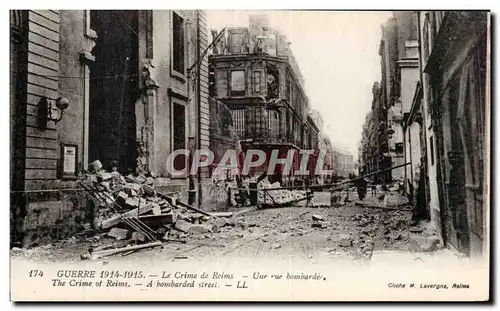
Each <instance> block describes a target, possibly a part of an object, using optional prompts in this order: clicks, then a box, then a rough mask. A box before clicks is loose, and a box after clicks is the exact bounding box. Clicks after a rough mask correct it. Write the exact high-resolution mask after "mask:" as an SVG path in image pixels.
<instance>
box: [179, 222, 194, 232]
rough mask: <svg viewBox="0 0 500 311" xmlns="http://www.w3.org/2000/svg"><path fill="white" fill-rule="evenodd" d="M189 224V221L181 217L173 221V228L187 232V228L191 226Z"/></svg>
mask: <svg viewBox="0 0 500 311" xmlns="http://www.w3.org/2000/svg"><path fill="white" fill-rule="evenodd" d="M191 226H192V225H191V224H190V223H189V222H187V221H185V220H182V219H177V221H176V222H175V229H177V230H179V231H182V232H185V233H188V232H189V229H190V228H191Z"/></svg>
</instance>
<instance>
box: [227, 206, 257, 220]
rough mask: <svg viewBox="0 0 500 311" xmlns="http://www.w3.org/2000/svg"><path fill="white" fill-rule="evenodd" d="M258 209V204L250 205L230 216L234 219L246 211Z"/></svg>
mask: <svg viewBox="0 0 500 311" xmlns="http://www.w3.org/2000/svg"><path fill="white" fill-rule="evenodd" d="M258 209H260V206H252V207H249V208H246V209H244V210H241V211H238V212H235V213H233V217H232V218H233V219H235V218H237V217H240V216H243V215H244V214H246V213H250V212H253V211H256V210H258Z"/></svg>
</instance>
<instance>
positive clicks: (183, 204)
mask: <svg viewBox="0 0 500 311" xmlns="http://www.w3.org/2000/svg"><path fill="white" fill-rule="evenodd" d="M157 194H158V196H160V197H162V198H164V199H167V200H169V201H170V202H171V203H173V202H174V201H175V203H176V204H177V205H179V206H182V207H185V208H187V209H190V210H192V211H195V212H198V213H200V214H203V215H205V216H210V217H213V218H218V217H217V216H215V215H214V214H212V213H209V212H206V211H204V210H201V209H199V208H196V207H194V206H191V205H189V204H186V203H184V202H181V201H179V200H175V199H174V198H172V197H171V196H168V195H166V194H163V193H161V192H157ZM172 205H173V204H172Z"/></svg>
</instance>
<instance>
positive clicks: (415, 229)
mask: <svg viewBox="0 0 500 311" xmlns="http://www.w3.org/2000/svg"><path fill="white" fill-rule="evenodd" d="M409 231H410V232H412V233H420V232H422V231H424V228H422V227H410V229H409Z"/></svg>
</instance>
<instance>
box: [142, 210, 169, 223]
mask: <svg viewBox="0 0 500 311" xmlns="http://www.w3.org/2000/svg"><path fill="white" fill-rule="evenodd" d="M139 220H140V221H142V222H143V223H145V224H146V225H148V226H151V225H171V224H173V223H174V215H173V214H172V213H164V214H159V215H142V216H139Z"/></svg>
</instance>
